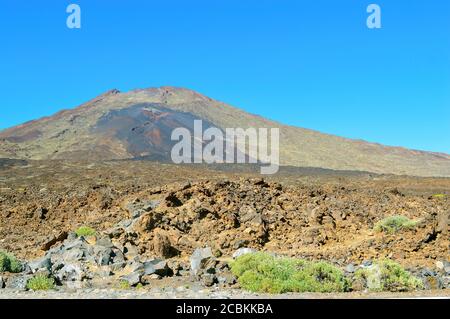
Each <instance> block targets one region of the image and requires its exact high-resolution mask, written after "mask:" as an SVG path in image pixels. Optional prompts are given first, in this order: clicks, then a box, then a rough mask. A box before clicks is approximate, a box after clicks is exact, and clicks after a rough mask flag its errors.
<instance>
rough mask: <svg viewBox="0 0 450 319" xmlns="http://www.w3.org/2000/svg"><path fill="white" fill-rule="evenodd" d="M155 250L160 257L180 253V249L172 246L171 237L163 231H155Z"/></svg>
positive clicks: (169, 256)
mask: <svg viewBox="0 0 450 319" xmlns="http://www.w3.org/2000/svg"><path fill="white" fill-rule="evenodd" d="M153 251H154V252H155V254H156V255H157V256H158V257H162V258H171V257H174V256H176V255H178V251H177V250H176V249H175V248H174V247H173V246H172V244H171V242H170V239H169V237H168V236H167V235H166V234H165V233H164V232H162V231H156V232H155V237H153Z"/></svg>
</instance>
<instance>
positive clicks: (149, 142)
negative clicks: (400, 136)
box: [0, 87, 450, 298]
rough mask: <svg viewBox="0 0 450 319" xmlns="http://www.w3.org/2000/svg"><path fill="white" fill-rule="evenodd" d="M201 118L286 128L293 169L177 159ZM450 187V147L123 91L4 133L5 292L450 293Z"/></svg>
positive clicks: (1, 222) (0, 242)
mask: <svg viewBox="0 0 450 319" xmlns="http://www.w3.org/2000/svg"><path fill="white" fill-rule="evenodd" d="M195 120H201V121H202V123H203V124H204V125H205V127H204V128H205V129H206V127H215V128H216V129H217V130H218V131H219V132H220V133H222V132H223V131H224V130H226V129H227V128H242V129H247V128H278V129H279V133H280V136H279V137H280V145H279V155H280V163H281V168H280V170H279V172H278V173H277V174H275V175H269V176H265V177H264V179H263V178H262V175H260V174H259V168H260V167H258V165H257V164H254V165H253V164H252V165H250V164H239V165H235V164H214V165H207V164H195V165H193V164H181V165H175V164H173V159H172V157H171V150H172V147H173V146H174V144H175V141H173V140H172V137H171V134H172V133H173V130H174V129H176V128H184V129H185V131H187V132H188V133H189V134H191V132H192V131H193V130H194V131H195V126H194V127H193V123H194V121H195ZM197 138H198V137H194V139H197ZM222 142H224V140H222ZM201 143H202V145H201V146H202V147H204V146H205V141H202V142H201ZM244 144H245V142H244ZM241 146H242V145H237V144H236V145H235V146H233V147H235V149H232V151H233V152H234V155H236V156H238V154H239V152H242V153H243V154H242V153H241V155H245V156H247V159H248V158H250V157H251V155H250V152H247V149H246V148H242V147H241ZM244 146H245V145H244ZM271 146H272V145H271ZM194 156H195V155H194ZM245 156H244V157H245ZM219 162H220V161H219ZM216 163H217V161H216ZM414 176H416V177H414ZM419 176H420V177H419ZM449 194H450V155H448V154H443V153H433V152H423V151H416V150H409V149H405V148H401V147H388V146H384V145H380V144H374V143H369V142H365V141H360V140H351V139H346V138H342V137H338V136H333V135H328V134H323V133H320V132H316V131H313V130H309V129H303V128H299V127H291V126H287V125H283V124H281V123H277V122H274V121H271V120H268V119H264V118H262V117H260V116H257V115H252V114H249V113H246V112H244V111H242V110H240V109H237V108H235V107H232V106H230V105H227V104H225V103H222V102H218V101H215V100H213V99H210V98H208V97H206V96H203V95H201V94H199V93H197V92H194V91H191V90H188V89H181V88H174V87H161V88H150V89H142V90H134V91H130V92H125V93H122V92H119V91H118V90H111V91H108V92H106V93H104V94H102V95H100V96H98V97H96V98H94V99H92V100H90V101H88V102H86V103H84V104H82V105H80V106H79V107H76V108H74V109H70V110H63V111H60V112H58V113H56V114H54V115H52V116H49V117H44V118H41V119H38V120H34V121H30V122H27V123H24V124H22V125H18V126H15V127H12V128H9V129H6V130H3V131H1V132H0V289H1V290H0V296H4V297H5V296H6V297H12V298H14V296H15V295H14V293H19V295H20V294H23V293H25V294H27V293H29V292H30V291H35V290H46V291H47V290H49V291H53V293H54V289H57V292H58V293H61V294H62V295H63V294H64V293H68V291H71V292H75V293H76V294H75V296H78V297H83V296H89V294H94V295H95V294H97V292H96V291H97V289H100V290H101V291H102V292H100V294H102V295H103V296H104V297H105V296H111V297H113V296H116V297H119V298H120V297H124V296H136V297H140V296H141V294H142V292H141V291H140V292H139V294H138V295H133V294H134V293H135V294H137V289H144V296H147V297H152V296H153V297H164V296H165V297H183V296H184V297H189V298H191V297H192V298H196V297H211V298H212V297H224V298H233V297H237V296H241V297H250V298H251V297H256V296H257V295H254V294H252V293H249V292H245V290H249V291H253V292H269V293H275V294H281V293H282V292H321V293H325V292H333V293H334V292H339V293H343V294H345V296H360V295H361V294H365V293H367V292H374V291H377V292H380V291H382V292H384V293H387V292H385V291H390V292H391V293H392V292H395V293H404V292H407V291H409V292H410V293H411V291H412V292H413V293H416V294H419V295H421V294H423V295H426V296H430V295H431V296H445V295H448V291H449V288H450V260H449V213H450V199H449V197H448V196H449ZM253 263H255V264H253ZM255 265H256V266H255ZM280 269H283V270H282V271H281V270H280ZM287 274H288V275H287ZM245 278H247V279H245ZM3 288H5V289H3ZM240 288H242V289H240ZM102 289H103V290H102ZM105 289H106V291H110V290H108V289H112V290H111V291H112V292H111V293H108V292H105ZM204 289H207V290H206V291H205V290H204ZM117 291H126V295H123V294H122V295H121V294H120V293H119V294H118V293H117ZM151 291H153V293H150V292H151ZM145 292H148V293H150V295H146V294H145ZM11 293H12V295H11ZM48 293H49V294H50V295H51V296H54V295H52V292H48ZM84 294H85V295H84ZM117 294H118V295H117ZM130 294H131V295H130ZM348 294H350V295H348ZM388 294H389V293H388ZM20 296H22V295H20ZM295 296H297V295H294V297H295ZM302 296H303V295H300V296H298V297H302ZM367 296H369V295H367ZM370 296H373V295H370ZM383 296H384V295H383ZM25 297H26V296H25ZM338 297H341V296H340V295H338Z"/></svg>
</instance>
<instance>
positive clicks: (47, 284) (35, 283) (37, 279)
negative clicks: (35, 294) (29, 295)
mask: <svg viewBox="0 0 450 319" xmlns="http://www.w3.org/2000/svg"><path fill="white" fill-rule="evenodd" d="M54 288H55V280H54V279H53V278H49V277H47V276H45V275H43V274H40V275H36V276H34V277H33V278H31V279H30V280H28V282H27V289H30V290H34V291H37V290H50V289H54Z"/></svg>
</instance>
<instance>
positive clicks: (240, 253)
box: [233, 248, 256, 259]
mask: <svg viewBox="0 0 450 319" xmlns="http://www.w3.org/2000/svg"><path fill="white" fill-rule="evenodd" d="M252 253H256V249H253V248H239V249H238V250H236V251H235V252H234V253H233V259H236V258H238V257H240V256H243V255H246V254H252Z"/></svg>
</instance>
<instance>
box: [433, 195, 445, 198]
mask: <svg viewBox="0 0 450 319" xmlns="http://www.w3.org/2000/svg"><path fill="white" fill-rule="evenodd" d="M445 197H447V195H445V194H434V195H433V198H439V199H443V198H445Z"/></svg>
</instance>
